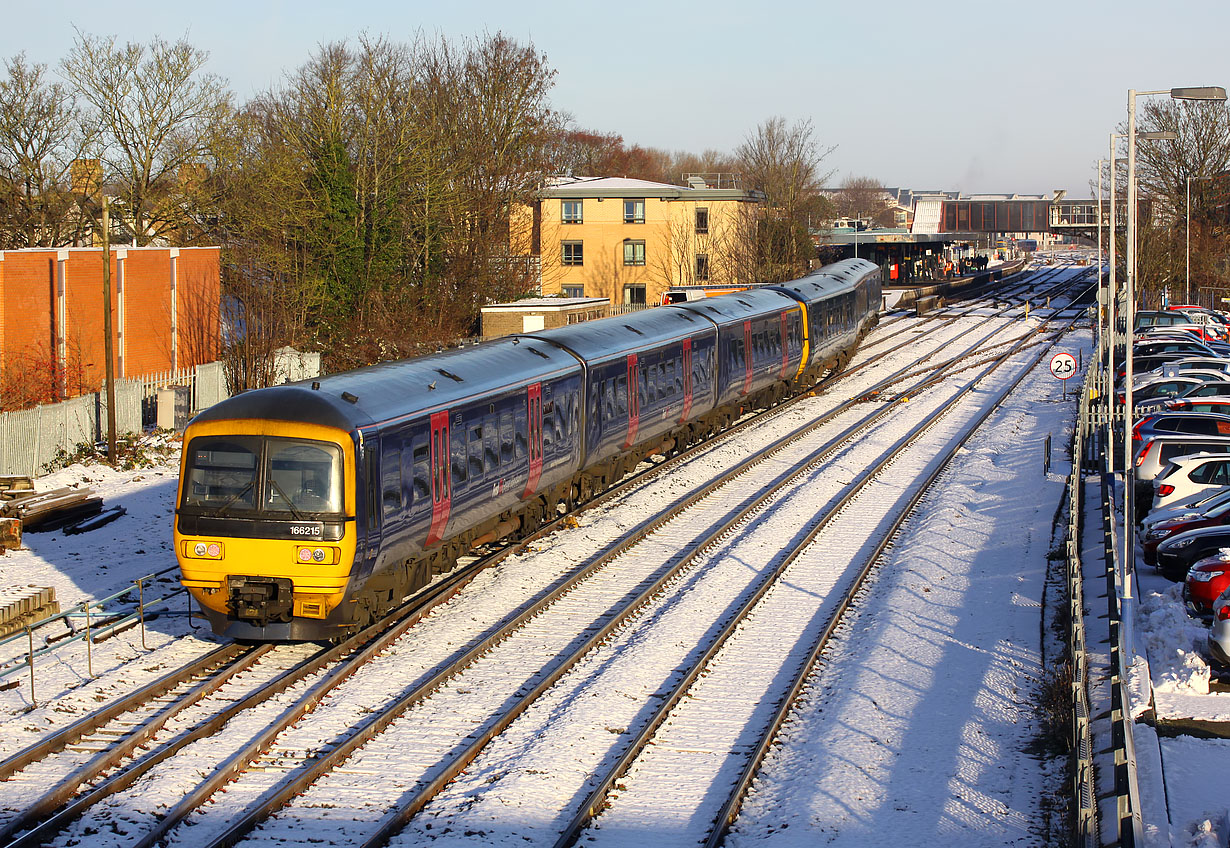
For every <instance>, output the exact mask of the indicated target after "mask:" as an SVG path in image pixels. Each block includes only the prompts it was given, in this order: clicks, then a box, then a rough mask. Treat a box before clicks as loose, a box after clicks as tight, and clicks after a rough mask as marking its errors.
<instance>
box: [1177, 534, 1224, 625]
mask: <svg viewBox="0 0 1230 848" xmlns="http://www.w3.org/2000/svg"><path fill="white" fill-rule="evenodd" d="M1226 589H1230V549H1222V550H1219V551H1218V552H1217V553H1215V554H1213V556H1209V557H1205V558H1204V559H1201V560H1197V561H1196V562H1195V563H1194V564H1193V565H1192V567H1191V568H1189V569H1188V570H1187V577H1186V579H1184V581H1183V606H1184V607H1185V608H1186V609H1187V614H1188V615H1193V616H1196V617H1198V618H1208V617H1211V616H1212V615H1213V604H1214V602H1215V601H1216V600H1217V598H1218V596H1219V595H1221V593H1222V592H1224V591H1226Z"/></svg>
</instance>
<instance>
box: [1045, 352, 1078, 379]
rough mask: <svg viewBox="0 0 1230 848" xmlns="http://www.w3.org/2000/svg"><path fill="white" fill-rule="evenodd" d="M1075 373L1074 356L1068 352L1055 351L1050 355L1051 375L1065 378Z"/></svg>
mask: <svg viewBox="0 0 1230 848" xmlns="http://www.w3.org/2000/svg"><path fill="white" fill-rule="evenodd" d="M1075 373H1076V357H1075V356H1073V355H1072V354H1070V353H1057V354H1055V355H1054V356H1052V357H1051V375H1052V376H1054V377H1056V378H1058V379H1060V380H1067V379H1069V378H1071V377H1072V376H1073V375H1074V374H1075Z"/></svg>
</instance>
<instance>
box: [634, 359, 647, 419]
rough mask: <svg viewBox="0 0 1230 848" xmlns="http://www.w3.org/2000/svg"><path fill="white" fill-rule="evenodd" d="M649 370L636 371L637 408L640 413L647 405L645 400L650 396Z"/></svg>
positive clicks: (638, 369) (639, 369) (640, 369)
mask: <svg viewBox="0 0 1230 848" xmlns="http://www.w3.org/2000/svg"><path fill="white" fill-rule="evenodd" d="M647 370H648V369H646V368H637V369H636V408H637V410H638V411H639V410H640V408H641V407H642V406H644V405H645V398H646V397H648V395H649V387H648V385H647V384H648V382H649V380H648V376H649V375H648V374H646V371H647Z"/></svg>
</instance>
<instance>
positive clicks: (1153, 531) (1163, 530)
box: [1140, 503, 1230, 565]
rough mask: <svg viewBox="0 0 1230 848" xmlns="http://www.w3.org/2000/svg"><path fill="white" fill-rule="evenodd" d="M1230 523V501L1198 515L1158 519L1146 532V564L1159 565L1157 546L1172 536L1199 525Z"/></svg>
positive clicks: (1216, 525)
mask: <svg viewBox="0 0 1230 848" xmlns="http://www.w3.org/2000/svg"><path fill="white" fill-rule="evenodd" d="M1227 524H1230V503H1223V504H1219V505H1218V506H1214V507H1211V508H1209V509H1206V510H1205V511H1204V512H1202V513H1198V514H1196V515H1194V516H1193V515H1182V516H1175V517H1174V518H1170V519H1167V520H1165V521H1158V522H1156V523H1155V524H1153V526H1152V527H1150V528H1149V530H1148V532H1146V533H1145V534H1144V540H1143V541H1142V542H1141V546H1140V547H1141V553H1142V555H1143V556H1144V560H1145V564H1146V565H1157V546H1158V545H1159V544H1161V543H1162V542H1163V541H1164V540H1166V539H1169V538H1170V537H1171V536H1175V535H1178V534H1179V533H1182V532H1184V531H1186V530H1195V529H1196V528H1198V527H1224V526H1226V525H1227Z"/></svg>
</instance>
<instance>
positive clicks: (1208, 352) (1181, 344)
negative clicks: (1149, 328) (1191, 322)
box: [1132, 336, 1217, 371]
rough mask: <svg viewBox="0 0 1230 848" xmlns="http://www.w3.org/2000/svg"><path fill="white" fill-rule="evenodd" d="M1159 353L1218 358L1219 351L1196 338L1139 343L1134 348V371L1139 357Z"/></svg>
mask: <svg viewBox="0 0 1230 848" xmlns="http://www.w3.org/2000/svg"><path fill="white" fill-rule="evenodd" d="M1159 353H1182V354H1183V355H1184V356H1216V355H1217V350H1216V348H1213V347H1211V346H1209V345H1208V344H1207V343H1205V342H1202V341H1200V340H1199V339H1197V338H1196V337H1195V336H1192V340H1191V341H1190V342H1189V341H1181V340H1179V339H1174V340H1167V339H1162V340H1159V341H1145V342H1137V343H1136V345H1135V346H1134V347H1133V348H1132V359H1133V362H1132V370H1133V371H1134V370H1136V362H1135V359H1136V357H1138V356H1154V355H1156V354H1159Z"/></svg>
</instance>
